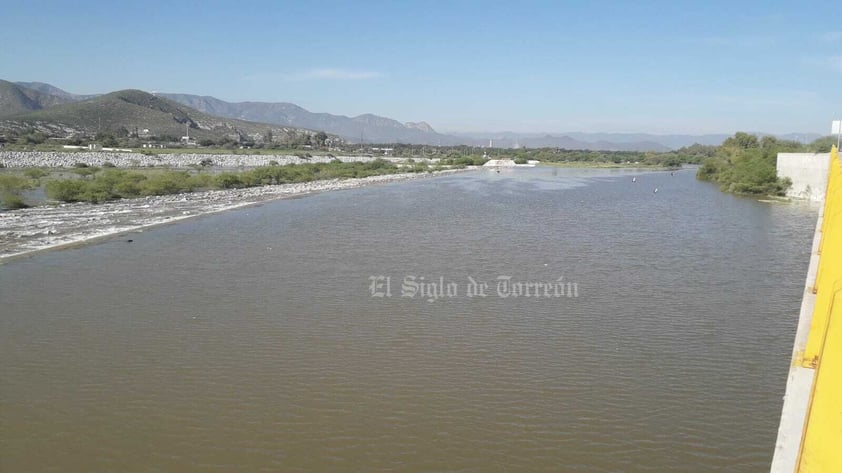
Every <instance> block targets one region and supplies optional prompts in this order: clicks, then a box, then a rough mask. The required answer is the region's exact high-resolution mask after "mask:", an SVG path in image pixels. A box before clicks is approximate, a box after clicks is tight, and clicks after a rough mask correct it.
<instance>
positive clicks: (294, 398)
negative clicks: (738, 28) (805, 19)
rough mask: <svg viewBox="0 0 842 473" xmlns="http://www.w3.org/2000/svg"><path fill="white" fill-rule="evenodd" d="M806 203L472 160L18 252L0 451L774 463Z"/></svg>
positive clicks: (55, 460)
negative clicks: (479, 167)
mask: <svg viewBox="0 0 842 473" xmlns="http://www.w3.org/2000/svg"><path fill="white" fill-rule="evenodd" d="M656 188H657V192H655V189H656ZM816 215H817V208H816V207H815V206H811V205H808V204H800V203H791V204H777V203H764V202H759V201H757V200H755V199H750V198H742V197H736V196H733V195H729V194H724V193H721V192H719V191H718V190H717V189H716V188H715V187H714V186H713V185H711V184H708V183H704V182H699V181H697V180H696V179H695V178H694V172H693V170H683V171H679V172H676V173H675V175H674V176H672V175H671V174H670V173H668V172H646V171H634V170H594V169H566V168H548V167H538V168H533V169H509V170H504V171H503V172H501V173H499V174H498V173H495V172H490V171H484V170H483V171H477V172H471V173H464V174H458V175H452V176H445V177H438V178H433V179H424V180H418V181H410V182H403V183H395V184H388V185H381V186H374V187H366V188H360V189H352V190H345V191H337V192H327V193H322V194H317V195H312V196H308V197H304V198H298V199H288V200H279V201H273V202H269V203H265V204H262V205H260V206H257V207H249V208H244V209H239V210H235V211H230V212H225V213H222V214H215V215H209V216H205V217H199V218H195V219H191V220H187V221H184V222H181V223H178V224H173V225H167V226H161V227H155V228H151V229H147V230H145V231H143V232H139V233H134V234H131V235H124V236H120V237H115V238H112V239H109V240H105V241H99V242H97V243H95V244H91V245H88V246H84V247H79V248H72V249H66V250H61V251H53V252H47V253H41V254H37V255H35V256H34V257H31V258H27V259H20V260H14V261H10V262H8V263H7V264H4V265H2V266H0V470H2V471H4V472H24V471H25V472H41V471H62V472H90V471H144V472H146V471H148V472H153V471H182V472H211V471H226V472H228V471H289V472H296V471H301V472H304V471H307V472H335V471H370V472H386V471H401V472H403V471H407V472H422V471H424V472H427V471H449V472H488V471H530V472H540V471H547V472H550V471H553V472H556V471H570V472H583V473H591V472H618V471H623V472H666V471H681V472H711V471H721V472H729V473H734V472H759V471H764V470H766V469H768V465H769V463H770V461H771V457H772V452H773V448H774V442H775V436H776V433H777V425H778V421H779V417H780V409H781V404H782V399H781V398H782V396H783V393H784V388H785V383H786V373H787V369H788V366H789V359H790V351H791V347H792V339H793V336H794V330H795V325H796V321H797V316H798V309H799V305H800V296H801V294H802V291H803V285H804V279H805V276H806V270H807V264H808V262H809V251H810V243H811V241H812V235H813V229H814V226H815V221H816ZM128 239H131V240H133V241H132V242H128V241H127V240H128ZM422 278H423V279H422ZM422 293H423V294H422ZM409 296H414V297H409Z"/></svg>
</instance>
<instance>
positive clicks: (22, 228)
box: [0, 169, 464, 262]
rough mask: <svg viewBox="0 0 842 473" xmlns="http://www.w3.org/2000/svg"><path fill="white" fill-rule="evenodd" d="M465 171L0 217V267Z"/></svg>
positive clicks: (152, 199) (159, 198) (70, 206)
mask: <svg viewBox="0 0 842 473" xmlns="http://www.w3.org/2000/svg"><path fill="white" fill-rule="evenodd" d="M459 171H464V169H454V170H445V171H437V172H434V173H403V174H386V175H380V176H370V177H365V178H359V179H330V180H324V181H312V182H305V183H296V184H280V185H272V186H263V187H252V188H247V189H228V190H212V191H203V192H192V193H186V194H177V195H166V196H150V197H145V198H138V199H124V200H117V201H113V202H107V203H104V204H88V203H75V204H61V205H58V206H42V207H33V208H28V209H21V210H14V211H6V212H0V262H2V261H3V260H4V259H9V258H11V257H14V256H23V255H27V254H29V253H32V252H35V251H39V250H45V249H49V248H59V247H64V246H68V245H73V244H77V243H82V242H86V241H89V240H93V239H96V238H101V237H106V236H113V235H118V234H121V233H127V232H133V231H139V230H141V229H142V228H145V227H150V226H154V225H160V224H164V223H171V222H176V221H179V220H183V219H186V218H190V217H196V216H199V215H207V214H210V213H215V212H221V211H225V210H230V209H235V208H239V207H245V206H249V205H254V204H259V203H261V202H266V201H269V200H274V199H280V198H286V197H295V196H301V195H306V194H310V193H314V192H324V191H333V190H342V189H352V188H356V187H362V186H367V185H372V184H382V183H387V182H396V181H405V180H409V179H418V178H424V177H428V176H436V175H441V174H450V173H454V172H459Z"/></svg>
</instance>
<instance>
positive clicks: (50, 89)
mask: <svg viewBox="0 0 842 473" xmlns="http://www.w3.org/2000/svg"><path fill="white" fill-rule="evenodd" d="M15 84H17V85H19V86H21V87H25V88H27V89H30V90H34V91H36V92H41V93H42V94H47V95H54V96H56V97H60V98H62V99H65V102H79V101H82V100H88V99H92V98H94V97H98V96H100V95H102V94H91V95H79V94H71V93H70V92H67V91H65V90H62V89H59V88H58V87H56V86H54V85H50V84H45V83H43V82H15Z"/></svg>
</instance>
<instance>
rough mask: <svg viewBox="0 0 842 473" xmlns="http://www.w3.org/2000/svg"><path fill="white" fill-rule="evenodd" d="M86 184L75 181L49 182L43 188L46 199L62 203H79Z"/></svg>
mask: <svg viewBox="0 0 842 473" xmlns="http://www.w3.org/2000/svg"><path fill="white" fill-rule="evenodd" d="M86 187H87V186H86V183H85V182H83V181H80V180H77V179H64V180H61V181H50V182H48V183H47V185H46V186H45V187H44V190H45V192H46V194H47V197H49V198H51V199H55V200H60V201H62V202H79V201H81V200H83V198H82V195H83V194H84V192H85V190H86Z"/></svg>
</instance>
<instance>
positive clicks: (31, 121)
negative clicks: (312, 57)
mask: <svg viewBox="0 0 842 473" xmlns="http://www.w3.org/2000/svg"><path fill="white" fill-rule="evenodd" d="M42 85H44V84H42ZM49 92H51V89H49V88H47V87H39V88H38V89H29V88H27V87H25V86H23V85H19V84H14V83H11V82H8V81H0V130H4V129H5V130H13V131H20V130H35V131H41V132H43V133H46V134H48V135H51V136H61V137H67V136H71V135H78V134H85V135H92V134H95V133H98V132H100V131H102V132H109V133H113V134H121V133H122V134H129V133H137V134H138V136H140V137H143V136H158V137H160V136H164V135H167V136H170V137H175V138H176V139H178V137H182V136H185V135H187V136H189V137H190V138H192V139H196V140H202V139H213V140H219V139H221V138H225V137H227V138H230V139H232V140H234V139H241V138H245V139H248V140H252V139H253V140H262V139H263V137H264V136H267V132H269V131H271V134H272V136H273V138H275V139H276V140H284V139H294V138H295V137H297V136H303V135H305V134H315V133H316V132H315V131H313V130H305V129H302V128H298V127H291V126H278V125H273V124H267V123H256V122H250V121H244V120H236V119H231V118H224V117H219V116H215V115H210V114H207V113H204V112H200V111H198V110H195V109H192V108H190V107H186V106H184V105H181V104H179V103H177V102H174V101H172V100H169V99H166V98H162V97H157V96H155V95H152V94H150V93H147V92H144V91H142V90H120V91H116V92H111V93H108V94H104V95H96V96H92V97H90V96H74V95H72V94H67V93H61V94H58V95H52V94H51V93H49ZM61 92H63V91H61Z"/></svg>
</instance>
